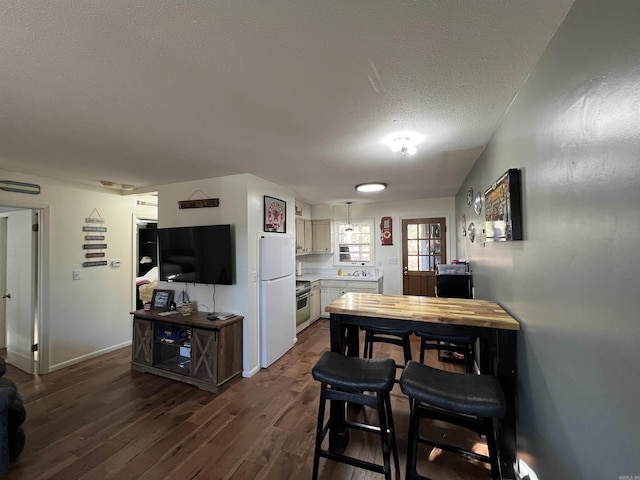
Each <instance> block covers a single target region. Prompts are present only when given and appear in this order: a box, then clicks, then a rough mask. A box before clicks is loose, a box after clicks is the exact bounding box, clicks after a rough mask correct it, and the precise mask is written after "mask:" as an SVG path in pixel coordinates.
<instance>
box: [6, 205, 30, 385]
mask: <svg viewBox="0 0 640 480" xmlns="http://www.w3.org/2000/svg"><path fill="white" fill-rule="evenodd" d="M6 216H7V270H6V271H7V274H6V275H7V276H6V287H5V292H4V296H5V302H6V332H7V362H8V363H10V364H11V365H13V366H15V367H17V368H19V369H21V370H23V371H25V372H27V373H34V365H33V360H34V356H33V352H32V351H31V346H32V345H33V329H34V315H35V307H36V299H35V290H36V289H35V278H36V275H35V268H36V248H35V246H36V242H35V241H34V239H35V238H36V233H34V232H33V230H32V225H34V224H35V223H36V221H34V218H33V217H34V216H35V214H34V212H33V211H32V210H20V211H16V212H8V213H7V214H6Z"/></svg>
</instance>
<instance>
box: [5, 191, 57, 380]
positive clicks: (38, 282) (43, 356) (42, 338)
mask: <svg viewBox="0 0 640 480" xmlns="http://www.w3.org/2000/svg"><path fill="white" fill-rule="evenodd" d="M0 206H1V207H4V208H10V209H13V210H31V211H32V212H33V213H34V214H35V215H36V216H37V224H38V233H37V238H36V240H35V241H36V249H35V262H36V268H35V271H34V272H32V275H35V286H34V297H35V302H36V305H35V308H34V318H33V319H32V322H33V339H32V342H33V343H35V344H37V345H38V351H37V352H35V353H34V355H33V357H32V361H33V368H32V370H33V374H34V375H37V374H42V373H48V372H49V363H50V362H49V319H50V318H51V315H50V311H51V303H50V301H51V292H50V283H49V275H50V270H49V253H50V242H51V235H50V229H51V226H50V218H51V206H50V205H48V204H43V203H35V202H34V203H32V202H21V201H19V200H12V201H2V200H0Z"/></svg>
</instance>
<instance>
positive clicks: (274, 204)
mask: <svg viewBox="0 0 640 480" xmlns="http://www.w3.org/2000/svg"><path fill="white" fill-rule="evenodd" d="M264 231H265V232H274V233H287V202H285V201H284V200H280V199H278V198H274V197H269V196H267V195H265V196H264Z"/></svg>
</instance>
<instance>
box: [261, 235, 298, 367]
mask: <svg viewBox="0 0 640 480" xmlns="http://www.w3.org/2000/svg"><path fill="white" fill-rule="evenodd" d="M294 259H295V249H294V242H293V238H292V237H289V236H285V235H278V234H273V235H268V234H265V235H261V236H260V352H261V353H260V357H261V366H262V368H267V367H268V366H269V365H271V364H272V363H273V362H275V361H276V360H278V359H279V358H280V357H282V355H284V354H285V353H286V352H287V351H288V350H289V349H290V348H291V347H293V344H294V343H295V341H296V307H295V298H296V285H295V260H294Z"/></svg>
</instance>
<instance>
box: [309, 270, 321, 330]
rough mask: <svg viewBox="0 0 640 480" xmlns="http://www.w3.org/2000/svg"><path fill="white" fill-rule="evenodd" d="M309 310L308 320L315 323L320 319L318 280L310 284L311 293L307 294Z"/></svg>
mask: <svg viewBox="0 0 640 480" xmlns="http://www.w3.org/2000/svg"><path fill="white" fill-rule="evenodd" d="M309 310H311V313H310V316H309V320H311V321H312V322H315V321H316V320H317V319H319V318H320V280H318V281H315V282H311V292H310V293H309Z"/></svg>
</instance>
